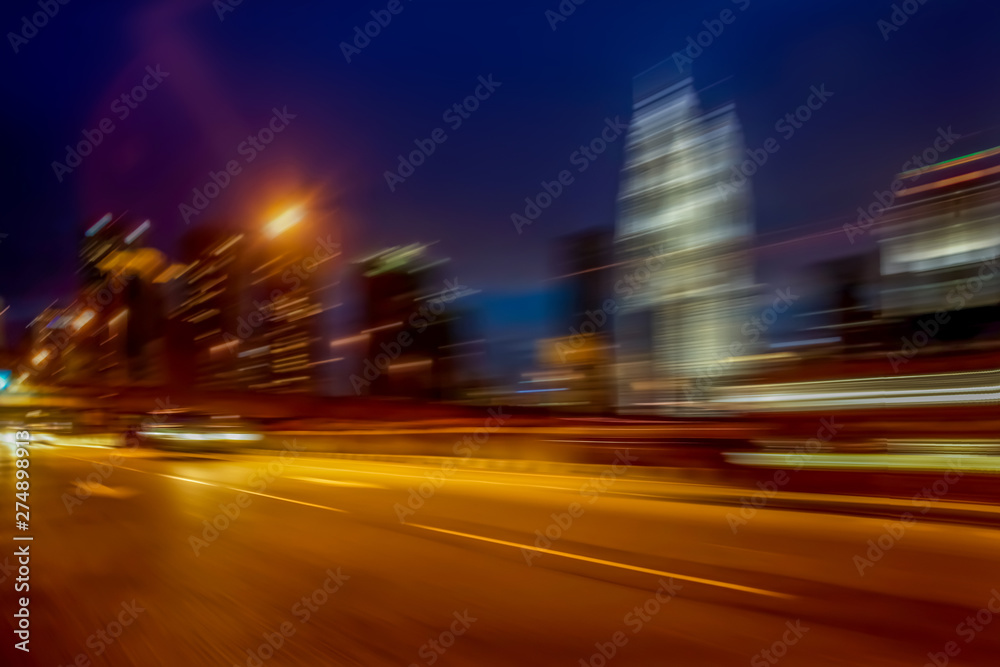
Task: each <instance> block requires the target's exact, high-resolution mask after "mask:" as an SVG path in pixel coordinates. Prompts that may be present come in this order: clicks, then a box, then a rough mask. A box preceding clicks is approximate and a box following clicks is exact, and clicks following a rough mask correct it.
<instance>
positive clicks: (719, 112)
mask: <svg viewBox="0 0 1000 667" xmlns="http://www.w3.org/2000/svg"><path fill="white" fill-rule="evenodd" d="M745 158H746V156H745V155H744V154H743V140H742V133H741V129H740V123H739V120H738V119H737V117H736V112H735V109H734V107H733V106H732V105H726V106H723V107H721V108H718V109H715V110H712V111H709V112H705V111H703V110H702V109H701V107H700V103H699V99H698V95H697V93H696V92H695V89H694V87H693V82H692V80H691V79H690V78H684V79H681V80H679V81H676V80H674V81H670V80H665V77H663V76H662V75H661V73H660V72H654V73H653V74H651V75H649V76H646V77H645V78H643V79H641V80H637V81H636V98H635V105H634V112H633V117H632V121H631V125H630V127H629V134H628V141H627V146H626V160H625V166H624V170H623V174H622V186H621V191H620V194H619V213H618V223H617V239H616V245H617V251H618V258H619V262H620V264H621V266H620V273H619V277H618V280H617V281H616V283H615V290H614V291H615V295H616V301H617V304H618V306H619V310H618V313H617V318H616V325H615V329H616V341H617V346H618V348H617V349H618V355H617V358H618V369H617V370H618V400H619V403H620V406H621V408H622V409H624V410H635V411H642V412H645V411H659V412H664V413H677V412H683V411H685V410H687V409H690V408H691V406H692V405H693V404H696V403H698V402H699V400H700V397H701V394H702V392H703V389H704V387H705V385H706V382H704V381H702V380H704V379H705V378H711V384H712V385H713V386H714V385H718V384H722V383H725V382H726V381H727V377H728V376H729V375H731V372H732V371H731V369H732V368H733V367H734V366H735V364H733V363H732V360H733V359H734V358H735V357H737V356H739V355H740V354H744V353H746V352H747V350H744V349H741V348H740V347H739V346H738V345H739V341H740V337H739V328H740V324H741V322H742V321H744V320H745V318H746V316H747V312H748V311H747V308H748V304H749V299H750V295H751V290H752V289H753V271H752V266H751V262H750V260H749V258H748V254H747V251H748V247H749V243H750V240H751V239H750V237H751V234H752V224H751V220H750V212H749V188H748V187H747V186H746V179H745V178H744V179H743V180H742V185H739V186H737V185H735V184H734V174H735V173H736V170H737V169H739V165H740V163H741V161H742V160H744V159H745ZM699 381H702V382H699Z"/></svg>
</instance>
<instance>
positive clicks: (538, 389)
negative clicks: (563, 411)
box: [519, 228, 617, 411]
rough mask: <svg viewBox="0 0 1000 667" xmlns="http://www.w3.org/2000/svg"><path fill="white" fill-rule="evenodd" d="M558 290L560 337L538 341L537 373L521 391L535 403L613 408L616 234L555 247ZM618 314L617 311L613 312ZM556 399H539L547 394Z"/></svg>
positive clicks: (591, 235)
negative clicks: (610, 306) (531, 395)
mask: <svg viewBox="0 0 1000 667" xmlns="http://www.w3.org/2000/svg"><path fill="white" fill-rule="evenodd" d="M554 265H555V270H556V279H555V284H556V289H557V291H558V294H559V296H560V298H561V303H563V304H564V305H563V306H562V311H563V312H562V313H561V316H560V317H559V318H558V320H559V324H558V328H557V332H556V333H557V335H556V336H555V337H553V338H550V339H546V340H543V341H540V344H539V346H538V348H537V360H538V365H539V370H537V371H534V372H531V373H529V374H527V376H526V377H525V378H524V379H522V380H521V381H520V383H521V384H522V385H526V386H524V387H521V388H519V391H522V392H528V393H537V394H540V395H539V396H536V397H535V398H536V399H537V400H536V401H535V402H536V403H539V404H546V405H548V404H553V403H555V404H558V405H560V406H565V407H574V408H579V409H582V410H589V411H595V410H605V409H608V408H611V407H612V406H614V405H615V394H616V392H615V383H614V349H613V348H614V314H613V313H609V312H607V310H606V306H607V304H608V303H609V301H613V299H614V282H615V277H616V273H617V271H616V266H615V242H614V229H612V228H607V229H602V228H597V229H590V230H586V231H583V232H579V233H576V234H571V235H569V236H565V237H562V238H560V239H559V240H558V241H557V243H556V248H555V260H554ZM612 310H614V309H612ZM550 392H551V393H554V394H555V393H558V395H552V396H541V394H545V393H550Z"/></svg>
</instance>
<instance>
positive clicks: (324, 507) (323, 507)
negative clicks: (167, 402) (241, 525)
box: [67, 457, 350, 514]
mask: <svg viewBox="0 0 1000 667" xmlns="http://www.w3.org/2000/svg"><path fill="white" fill-rule="evenodd" d="M67 458H73V457H67ZM115 467H117V468H121V469H122V470H131V471H132V472H138V473H142V474H144V475H156V476H158V477H166V478H167V479H176V480H179V481H181V482H191V483H192V484H201V485H203V486H213V487H215V488H217V489H229V490H230V491H236V492H237V493H246V494H249V495H251V496H260V497H261V498H270V499H271V500H281V501H284V502H286V503H293V504H295V505H305V506H306V507H316V508H318V509H321V510H328V511H330V512H340V513H342V514H350V512H348V511H347V510H342V509H338V508H336V507H329V506H327V505H317V504H316V503H307V502H306V501H304V500H292V499H291V498H282V497H281V496H272V495H271V494H269V493H260V492H258V491H248V490H247V489H238V488H236V487H235V486H227V485H225V484H212V483H211V482H202V481H201V480H197V479H191V478H189V477H177V476H175V475H167V474H166V473H162V472H151V471H149V470H139V469H138V468H126V467H125V466H115Z"/></svg>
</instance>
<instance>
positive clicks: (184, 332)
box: [169, 225, 248, 389]
mask: <svg viewBox="0 0 1000 667" xmlns="http://www.w3.org/2000/svg"><path fill="white" fill-rule="evenodd" d="M245 245H246V244H245V242H244V236H243V234H241V233H238V232H235V231H232V230H228V229H226V228H224V227H213V226H210V225H200V226H197V227H194V228H192V229H191V230H190V231H188V232H187V233H186V234H185V235H184V237H183V238H182V239H181V243H180V252H181V259H182V261H183V262H184V265H185V270H184V273H183V275H182V279H181V280H180V286H179V290H178V292H179V294H178V295H177V296H178V298H177V303H176V304H175V305H174V307H173V308H172V309H171V311H170V325H169V331H170V358H171V364H170V367H171V380H172V381H173V382H174V383H176V384H182V385H191V386H198V387H202V388H208V389H239V388H241V387H242V386H243V385H244V384H245V383H246V379H247V375H248V374H247V373H245V372H243V371H242V370H241V365H242V360H241V359H240V357H239V354H240V353H241V352H242V351H243V350H242V348H241V347H240V345H239V343H240V339H239V334H240V333H241V332H240V331H239V328H240V327H239V324H240V322H239V316H240V312H241V308H242V299H243V294H244V292H245V285H244V283H245V277H244V276H245V273H246V268H247V267H246V263H245V262H246V258H245V256H244V255H245V250H246V248H245Z"/></svg>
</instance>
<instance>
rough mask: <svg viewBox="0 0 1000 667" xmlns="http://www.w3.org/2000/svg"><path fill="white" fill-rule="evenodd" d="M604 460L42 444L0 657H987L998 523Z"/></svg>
mask: <svg viewBox="0 0 1000 667" xmlns="http://www.w3.org/2000/svg"><path fill="white" fill-rule="evenodd" d="M623 447H624V445H623ZM622 452H623V453H622V455H621V458H620V459H619V462H618V463H617V464H602V465H583V464H568V463H562V464H533V465H524V466H522V467H521V469H519V470H512V469H509V467H508V468H502V467H500V466H498V465H487V466H485V467H483V468H480V469H473V468H470V467H468V465H467V463H468V462H467V461H462V460H456V459H449V458H444V457H440V458H417V457H399V458H397V459H392V460H377V459H376V458H375V457H372V458H366V457H363V456H362V457H353V458H352V457H336V458H333V457H322V456H318V455H316V454H313V453H307V452H297V451H295V450H289V451H286V452H284V453H283V454H281V453H279V452H271V453H269V454H266V455H265V454H260V455H252V454H240V455H236V454H225V455H223V454H203V455H197V456H191V455H182V454H176V453H165V452H158V451H150V450H144V451H139V450H136V451H122V450H112V449H106V448H85V447H78V446H44V445H37V446H35V449H34V451H33V453H32V461H31V468H30V471H31V480H32V486H31V493H30V505H31V523H30V529H29V530H28V531H27V533H26V534H30V535H31V536H32V537H33V538H34V539H33V541H31V542H30V554H31V558H30V569H31V574H30V600H31V601H30V614H31V626H30V627H31V640H30V648H31V652H30V654H25V653H22V652H20V651H16V650H13V644H14V643H15V642H16V641H17V638H16V637H14V635H13V634H11V633H10V632H8V633H6V636H5V637H4V639H3V653H2V655H5V656H9V660H7V661H5V662H4V664H12V665H47V666H55V665H65V666H68V665H80V666H86V665H90V664H92V665H169V666H171V667H175V666H192V665H225V666H229V665H251V666H253V665H262V664H263V665H288V666H300V665H301V666H309V667H314V666H316V665H365V666H373V665H402V666H408V665H445V666H448V665H455V666H458V665H520V666H526V665H545V666H552V665H566V666H567V667H577V666H580V665H592V666H594V667H601V666H603V665H657V666H660V665H679V666H701V665H706V666H710V665H727V666H728V665H751V666H754V667H755V666H759V665H774V664H781V665H783V666H786V667H795V666H800V665H801V666H808V667H819V666H824V665H864V666H867V667H876V666H881V665H912V666H914V667H920V666H921V665H925V664H932V665H937V667H941V666H942V665H944V664H951V665H995V664H996V661H997V656H1000V622H993V621H994V620H995V612H994V610H995V611H996V612H1000V593H998V592H997V591H998V590H1000V566H998V562H1000V539H998V532H997V531H996V530H995V529H993V528H991V527H989V526H987V525H982V524H962V523H948V522H943V521H937V520H930V519H928V518H927V517H921V516H917V517H916V519H915V520H913V521H908V522H901V521H894V520H892V519H889V518H886V517H884V516H882V517H880V516H869V517H865V516H851V515H845V514H843V513H837V512H834V511H829V512H826V511H822V509H815V508H813V509H812V510H811V511H796V510H790V509H787V508H782V507H778V505H779V503H778V502H777V497H775V502H774V506H773V507H772V506H770V504H769V503H768V502H764V503H763V504H762V505H761V506H760V507H759V508H756V510H755V511H750V510H747V509H745V508H744V509H743V511H742V512H741V510H740V507H739V504H738V503H737V504H733V503H726V502H722V501H720V500H719V499H718V498H719V496H718V494H717V493H715V492H716V491H718V489H713V488H712V485H711V484H708V483H705V482H704V481H699V482H686V481H685V477H684V476H683V475H671V476H664V477H663V479H658V478H657V476H656V473H655V471H649V470H641V471H640V470H638V469H635V468H633V467H631V466H630V464H629V459H628V454H627V453H625V450H624V449H623V450H622ZM0 456H2V459H0V460H2V463H0V491H2V497H3V498H4V499H5V503H7V502H8V501H10V505H13V501H12V496H13V494H14V489H13V471H14V467H13V464H12V460H11V457H10V455H9V450H6V449H4V450H3V451H2V454H0ZM117 457H121V458H117ZM88 477H89V480H88ZM734 517H735V518H734ZM12 532H16V531H10V530H8V529H5V531H4V534H6V535H7V537H6V539H5V540H4V542H5V546H4V547H3V551H2V552H0V566H3V569H0V579H3V581H2V583H0V590H2V597H0V600H2V601H3V609H2V611H3V615H4V618H5V620H6V623H7V626H8V627H9V628H11V629H13V618H12V614H13V611H14V610H15V608H16V607H15V605H16V595H15V593H14V591H13V584H14V578H15V576H16V573H15V572H14V570H13V568H11V561H12V560H13V559H14V556H13V553H14V549H15V548H16V545H21V544H24V542H13V541H11V539H10V535H11V533H12ZM8 559H9V560H8ZM991 607H992V608H991ZM977 616H978V618H977ZM970 618H971V620H970ZM949 653H950V655H949ZM929 654H930V655H929Z"/></svg>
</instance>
